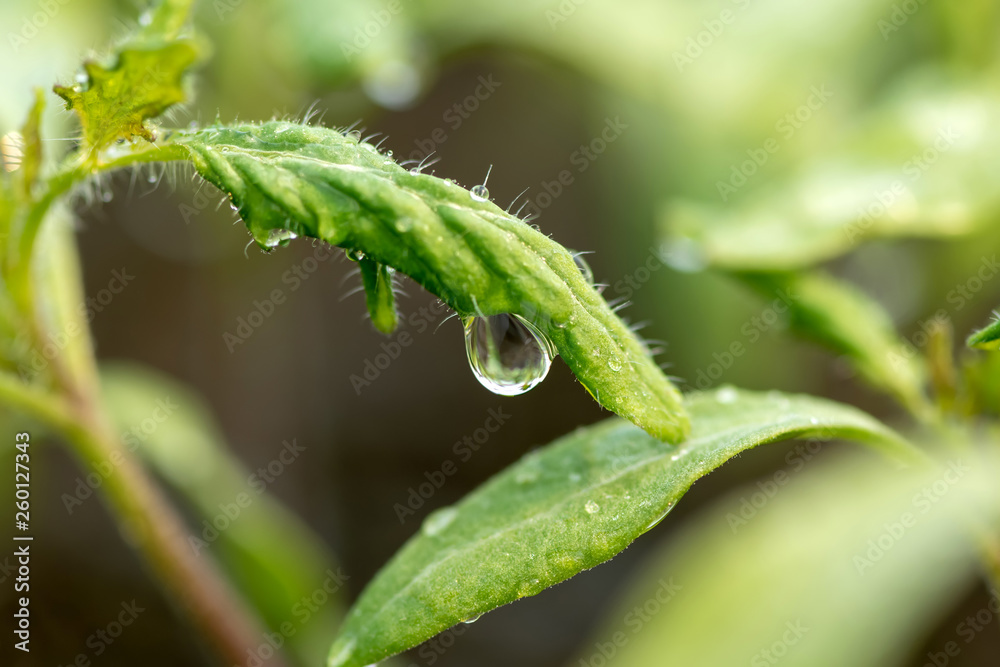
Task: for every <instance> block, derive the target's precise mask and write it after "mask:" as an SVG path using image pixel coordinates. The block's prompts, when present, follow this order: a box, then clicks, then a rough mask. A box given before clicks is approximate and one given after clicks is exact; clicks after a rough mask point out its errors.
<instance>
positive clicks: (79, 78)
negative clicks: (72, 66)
mask: <svg viewBox="0 0 1000 667" xmlns="http://www.w3.org/2000/svg"><path fill="white" fill-rule="evenodd" d="M74 78H75V79H76V82H77V83H78V84H80V85H83V84H85V83H87V81H89V80H90V78H89V77H88V76H87V74H86V73H85V72H77V73H76V76H75V77H74Z"/></svg>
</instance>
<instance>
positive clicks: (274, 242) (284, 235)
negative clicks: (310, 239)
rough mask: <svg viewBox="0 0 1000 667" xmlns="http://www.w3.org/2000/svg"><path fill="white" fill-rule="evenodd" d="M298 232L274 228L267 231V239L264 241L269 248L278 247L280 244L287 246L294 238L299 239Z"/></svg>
mask: <svg viewBox="0 0 1000 667" xmlns="http://www.w3.org/2000/svg"><path fill="white" fill-rule="evenodd" d="M298 237H299V235H298V234H296V233H295V232H293V231H292V230H290V229H272V230H271V231H270V232H268V233H267V241H265V242H264V245H266V246H267V247H268V248H277V247H278V246H286V245H288V244H289V242H290V241H291V240H292V239H297V238H298Z"/></svg>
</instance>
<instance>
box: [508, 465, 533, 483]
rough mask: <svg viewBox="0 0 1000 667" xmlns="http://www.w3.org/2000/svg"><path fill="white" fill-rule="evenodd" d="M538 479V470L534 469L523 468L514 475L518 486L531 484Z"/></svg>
mask: <svg viewBox="0 0 1000 667" xmlns="http://www.w3.org/2000/svg"><path fill="white" fill-rule="evenodd" d="M537 479H538V470H537V469H536V468H534V467H530V468H521V469H520V470H518V471H517V473H516V474H515V475H514V481H515V482H517V483H518V484H530V483H532V482H534V481H536V480H537Z"/></svg>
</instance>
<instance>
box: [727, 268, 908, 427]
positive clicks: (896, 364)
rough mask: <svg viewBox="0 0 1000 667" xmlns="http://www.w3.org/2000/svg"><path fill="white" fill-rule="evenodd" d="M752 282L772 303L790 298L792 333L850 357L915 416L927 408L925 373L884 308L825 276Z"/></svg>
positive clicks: (760, 277) (750, 278)
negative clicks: (779, 297)
mask: <svg viewBox="0 0 1000 667" xmlns="http://www.w3.org/2000/svg"><path fill="white" fill-rule="evenodd" d="M743 278H744V279H745V280H746V282H747V283H749V284H750V285H752V286H754V287H755V288H757V289H758V290H759V291H760V292H761V293H762V294H764V295H765V296H767V297H768V298H773V297H774V294H775V293H781V294H784V295H786V297H787V298H786V299H785V303H786V304H787V305H788V317H789V323H790V325H791V327H792V329H793V330H795V331H797V332H798V333H801V334H802V335H804V336H805V337H807V338H812V339H814V340H817V341H818V342H820V343H821V344H823V345H825V346H827V347H829V348H830V349H832V350H833V351H835V352H837V353H838V354H843V355H846V356H847V357H848V359H849V360H850V361H851V363H852V364H853V365H854V366H855V367H856V368H857V369H858V371H859V372H860V373H861V374H862V375H863V376H864V377H865V378H866V379H867V380H868V381H869V382H871V383H872V384H874V385H875V386H877V387H880V388H882V389H884V390H886V391H888V392H890V393H891V394H893V395H894V396H896V397H897V398H898V399H899V401H900V402H902V403H903V404H904V405H905V406H907V407H909V408H910V409H912V410H914V411H915V412H923V411H924V410H926V409H927V407H928V403H927V399H926V396H925V394H924V389H923V386H924V377H925V375H926V370H925V368H924V367H923V365H922V364H921V361H920V358H919V357H918V355H917V354H916V352H915V350H913V349H912V348H907V347H906V345H905V344H904V343H903V341H902V340H901V339H900V338H899V336H898V335H897V334H896V331H895V328H894V327H893V325H892V320H891V319H890V318H889V315H888V314H887V313H886V312H885V310H884V309H883V308H882V306H881V305H879V304H878V303H877V302H876V301H874V300H873V299H871V298H870V297H869V296H868V295H867V294H865V293H864V292H862V291H861V290H859V289H857V288H856V287H854V286H853V285H850V284H848V283H846V282H843V281H840V280H838V279H836V278H833V277H831V276H829V275H827V274H825V273H821V272H812V273H802V274H784V273H773V274H771V273H767V274H745V275H744V276H743Z"/></svg>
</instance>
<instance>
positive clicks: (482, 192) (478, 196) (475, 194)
mask: <svg viewBox="0 0 1000 667" xmlns="http://www.w3.org/2000/svg"><path fill="white" fill-rule="evenodd" d="M469 194H470V195H472V198H473V199H475V200H476V201H486V200H487V199H489V198H490V191H489V190H487V189H486V186H485V185H474V186H472V189H471V190H469Z"/></svg>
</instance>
